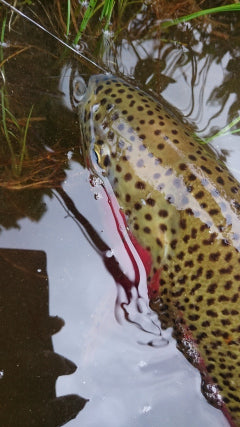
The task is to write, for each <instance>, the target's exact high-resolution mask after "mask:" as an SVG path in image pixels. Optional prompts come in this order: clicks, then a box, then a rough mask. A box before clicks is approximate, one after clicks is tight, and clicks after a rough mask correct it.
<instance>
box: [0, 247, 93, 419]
mask: <svg viewBox="0 0 240 427" xmlns="http://www.w3.org/2000/svg"><path fill="white" fill-rule="evenodd" d="M0 271H1V279H0V295H1V312H0V337H1V350H0V399H1V412H0V423H1V425H2V426H9V427H10V426H12V427H16V426H17V425H22V426H23V425H24V426H43V425H44V426H51V427H54V426H61V425H64V424H65V423H66V422H67V421H69V420H70V419H72V418H74V417H76V415H77V414H78V413H79V411H81V409H82V408H83V407H84V405H85V403H86V400H85V399H83V398H82V397H80V396H78V395H76V394H75V395H74V394H72V395H67V396H61V397H58V398H57V397H56V392H55V382H56V379H57V378H58V377H59V375H69V374H72V373H73V372H75V370H76V368H77V367H76V365H75V364H74V363H73V362H71V361H70V360H68V359H66V358H65V357H63V356H60V355H59V354H57V353H55V352H54V349H53V345H52V339H51V336H52V335H53V334H55V333H56V332H58V331H59V330H60V329H61V328H62V326H63V325H64V321H63V320H62V319H61V318H59V317H57V316H55V317H51V316H49V307H48V277H47V272H46V254H45V253H44V252H43V251H32V250H18V249H0Z"/></svg>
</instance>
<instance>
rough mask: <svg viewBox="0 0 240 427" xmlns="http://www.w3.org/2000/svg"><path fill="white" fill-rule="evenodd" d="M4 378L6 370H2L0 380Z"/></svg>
mask: <svg viewBox="0 0 240 427" xmlns="http://www.w3.org/2000/svg"><path fill="white" fill-rule="evenodd" d="M3 377H4V370H3V369H2V370H0V380H1V379H2V378H3Z"/></svg>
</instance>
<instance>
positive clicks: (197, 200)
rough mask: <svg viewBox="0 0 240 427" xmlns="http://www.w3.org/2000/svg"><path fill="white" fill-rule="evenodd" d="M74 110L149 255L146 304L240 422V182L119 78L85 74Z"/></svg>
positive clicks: (174, 119) (212, 395) (93, 157)
mask: <svg viewBox="0 0 240 427" xmlns="http://www.w3.org/2000/svg"><path fill="white" fill-rule="evenodd" d="M79 119H80V126H81V132H82V135H83V142H82V143H83V151H84V152H85V153H88V158H89V159H90V167H91V168H92V169H93V170H94V171H95V172H96V173H97V174H98V175H99V176H101V175H104V176H106V177H108V180H109V182H110V184H111V186H112V188H113V191H114V193H115V195H116V198H117V200H118V203H119V207H120V209H121V211H122V212H123V213H124V215H125V218H126V223H127V226H128V228H129V230H130V233H131V234H132V235H133V237H134V239H136V241H137V242H138V244H139V245H141V247H143V248H144V249H145V250H146V251H147V252H148V253H149V255H150V256H151V269H150V272H149V274H148V279H147V280H148V286H149V294H150V299H151V300H152V307H153V308H154V309H155V310H157V312H158V314H159V318H160V320H161V322H162V324H163V326H165V327H167V326H170V325H171V326H172V327H173V328H174V331H175V336H176V339H177V342H178V344H179V347H180V350H181V351H183V353H184V354H185V356H186V357H187V358H188V359H189V360H190V361H191V363H193V364H194V365H195V366H197V367H198V368H199V369H200V372H201V375H202V389H203V392H204V394H205V396H206V397H207V399H208V400H209V401H210V403H212V404H214V405H215V406H216V407H219V408H221V409H222V410H223V412H224V413H225V415H226V416H227V418H228V420H229V422H230V424H231V425H235V426H240V345H239V344H240V296H239V290H240V253H239V251H240V184H239V183H238V182H237V180H236V179H235V178H234V177H233V176H232V174H231V173H230V172H229V171H228V170H227V168H226V166H225V165H223V164H222V163H221V162H220V161H219V160H218V158H217V156H216V154H215V153H214V151H213V150H212V149H211V148H209V147H208V146H207V145H204V144H203V143H199V142H198V141H197V140H196V138H194V137H193V136H192V133H191V131H190V130H189V128H188V127H187V126H186V125H185V124H183V123H182V121H181V120H180V119H179V117H178V115H176V114H175V112H174V109H172V108H171V107H169V106H168V105H165V104H164V102H163V103H161V102H159V101H156V100H155V99H153V98H152V97H151V96H149V95H147V94H146V93H145V92H143V91H141V90H139V89H138V88H135V87H134V86H132V85H130V84H128V83H127V82H125V81H123V80H121V79H119V78H116V77H114V76H111V75H96V76H92V77H91V78H90V80H89V84H88V87H87V90H86V92H85V94H84V95H83V97H82V99H81V101H80V103H79Z"/></svg>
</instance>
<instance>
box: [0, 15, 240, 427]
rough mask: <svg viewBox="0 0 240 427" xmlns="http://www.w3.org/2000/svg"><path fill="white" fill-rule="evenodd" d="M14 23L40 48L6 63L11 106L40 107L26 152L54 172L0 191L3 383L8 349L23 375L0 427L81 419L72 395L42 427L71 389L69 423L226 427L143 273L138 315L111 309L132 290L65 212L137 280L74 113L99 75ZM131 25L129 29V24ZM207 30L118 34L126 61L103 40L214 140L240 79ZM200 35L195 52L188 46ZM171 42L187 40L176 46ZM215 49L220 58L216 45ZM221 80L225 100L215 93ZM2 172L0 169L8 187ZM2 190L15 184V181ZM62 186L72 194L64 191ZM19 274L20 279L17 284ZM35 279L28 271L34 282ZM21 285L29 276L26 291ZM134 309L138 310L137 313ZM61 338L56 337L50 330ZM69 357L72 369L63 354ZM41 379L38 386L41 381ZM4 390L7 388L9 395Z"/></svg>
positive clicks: (118, 65)
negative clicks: (85, 84)
mask: <svg viewBox="0 0 240 427" xmlns="http://www.w3.org/2000/svg"><path fill="white" fill-rule="evenodd" d="M17 25H18V27H17V29H18V32H17V35H13V34H12V33H10V35H9V36H8V37H9V40H11V42H13V41H15V42H16V43H17V44H18V45H25V44H26V43H28V41H29V36H30V35H31V44H32V45H34V46H38V47H39V48H40V47H41V49H42V48H44V50H39V49H38V48H36V47H35V48H31V49H29V50H27V51H26V52H23V53H21V54H19V55H17V56H16V57H15V58H14V59H12V60H9V61H8V63H7V64H5V74H6V82H7V90H8V95H9V100H10V105H11V107H12V109H13V111H14V112H15V114H16V115H18V117H26V115H27V114H28V112H29V109H30V107H31V105H32V104H34V110H33V117H38V118H40V119H39V120H36V121H35V122H34V121H33V122H32V124H31V127H30V130H29V144H30V146H31V149H30V150H29V153H30V154H29V157H30V158H34V159H38V160H39V158H41V157H42V158H43V163H42V164H43V165H44V167H49V168H50V170H51V171H52V172H54V175H53V176H52V175H51V181H50V179H49V175H50V174H49V173H48V174H47V178H46V181H47V179H49V181H48V182H50V184H49V185H48V187H49V188H46V187H47V185H45V187H44V188H43V187H41V186H40V188H32V189H26V190H24V191H22V190H8V189H6V188H4V186H2V188H1V189H0V199H1V205H0V226H1V234H0V247H1V254H2V258H1V259H0V262H1V268H2V270H3V268H5V270H4V271H5V275H3V276H2V277H4V280H3V279H2V283H1V287H6V286H8V287H10V288H11V293H9V296H8V294H7V293H6V298H5V299H4V301H3V306H4V311H3V316H4V317H3V316H2V319H3V320H4V319H7V320H5V322H7V324H6V325H5V328H3V332H2V337H3V340H4V341H6V342H8V338H9V337H8V331H9V330H10V331H11V334H12V335H11V340H10V341H9V345H7V346H6V349H7V350H6V352H5V351H2V365H3V368H2V369H1V367H0V370H1V372H2V374H1V375H2V379H1V380H0V382H1V381H2V380H3V379H5V377H6V375H7V374H8V369H9V368H8V365H7V360H8V358H9V354H11V352H12V354H13V355H14V356H13V358H12V360H13V361H12V365H10V369H13V366H14V367H15V368H16V369H17V371H18V372H19V369H20V370H21V372H20V375H19V381H17V378H18V376H17V375H16V377H15V379H10V380H8V382H6V384H7V387H8V393H9V395H10V396H11V395H13V396H14V398H13V403H14V404H13V405H12V407H9V406H8V405H7V404H6V409H5V414H4V416H5V417H7V418H4V419H8V416H9V420H10V419H11V417H12V413H13V414H14V413H15V415H17V414H21V413H22V412H21V411H23V412H24V408H29V407H30V408H31V410H32V413H33V414H34V413H35V414H37V417H38V419H39V418H40V419H42V425H49V426H53V425H63V423H64V422H66V421H67V418H71V416H73V415H76V414H77V413H78V411H80V403H81V402H78V403H77V404H76V400H74V402H73V401H70V400H68V401H67V400H66V401H65V402H64V404H63V407H67V408H68V415H66V412H67V411H66V412H65V413H64V411H63V415H62V413H61V414H60V415H61V417H62V419H61V421H58V424H57V422H56V421H55V418H54V417H55V415H53V413H52V412H51V411H49V412H47V420H48V421H46V419H44V417H43V415H42V414H43V413H44V411H43V410H42V409H41V408H42V406H45V408H46V404H47V406H49V407H52V408H55V412H56V407H55V406H54V404H53V401H54V399H55V395H56V396H57V397H59V396H67V395H72V394H74V395H79V396H82V397H83V398H85V399H89V401H88V402H87V403H86V406H85V407H84V409H83V410H81V411H80V412H79V414H78V415H77V417H76V418H75V419H74V420H72V421H69V422H68V423H67V425H68V426H74V427H75V426H79V425H83V426H87V427H95V426H96V427H97V426H104V427H106V426H111V427H123V426H124V427H128V426H129V427H130V426H131V427H133V426H136V427H141V426H146V424H147V423H148V424H149V425H151V426H152V427H157V426H164V427H172V426H175V425H179V426H184V427H190V426H191V427H192V426H193V427H200V426H203V425H204V426H207V427H211V426H216V425H217V426H222V427H224V426H227V425H228V422H227V421H226V420H225V418H224V416H223V415H222V413H221V412H220V411H219V410H217V409H215V408H213V407H212V406H210V405H209V404H208V403H207V402H206V400H205V398H204V397H203V395H202V394H201V391H200V375H199V373H198V371H197V370H196V369H195V368H193V367H192V366H191V365H190V364H189V363H188V362H187V361H186V359H185V358H184V356H183V355H182V354H181V353H180V352H179V351H178V350H177V349H176V344H175V340H174V339H173V338H172V337H171V329H168V330H164V331H162V330H161V325H160V324H159V322H158V319H157V316H156V315H155V314H154V313H152V312H151V310H150V309H149V308H148V301H147V291H146V286H145V281H144V280H145V278H144V276H143V275H142V278H141V283H140V294H141V298H140V300H138V298H137V295H136V293H134V291H133V298H132V302H131V304H130V305H129V306H128V307H127V311H128V312H129V319H126V318H125V316H124V311H123V310H122V309H121V307H120V306H119V303H117V302H116V299H117V297H118V298H119V299H120V301H125V300H126V295H124V291H123V289H121V288H119V287H116V284H115V281H114V279H113V277H112V276H111V274H110V273H109V272H108V271H107V270H106V268H105V266H104V263H103V260H102V258H101V256H99V254H98V253H97V251H96V249H95V248H94V247H93V246H92V244H91V242H90V241H89V238H88V236H86V235H85V234H84V229H83V228H81V225H80V223H79V221H77V220H76V217H74V216H73V214H72V213H71V212H70V211H69V210H68V209H67V207H66V204H65V202H66V198H65V199H64V197H63V195H64V194H65V193H66V194H67V195H68V196H69V197H70V199H71V200H72V201H73V202H74V204H75V208H76V209H77V210H78V211H79V212H80V214H81V215H83V217H85V218H87V219H88V221H89V222H90V224H92V226H93V227H94V228H95V229H96V230H97V231H98V233H99V235H100V237H101V239H102V240H103V241H104V242H106V244H107V245H108V246H109V247H110V248H112V250H113V253H114V255H115V257H116V259H117V260H119V262H120V265H121V266H122V268H123V269H124V270H125V271H126V272H128V273H129V274H130V275H131V274H132V271H130V270H129V269H130V265H131V264H130V262H129V260H128V258H127V257H126V254H125V252H124V250H123V246H122V243H121V240H120V237H119V236H118V234H117V231H116V230H115V224H114V220H113V218H112V217H111V212H110V208H109V206H108V203H107V200H106V198H105V196H104V193H103V192H102V189H101V187H98V186H97V185H96V186H92V185H90V182H89V173H88V171H87V170H86V169H85V168H84V167H83V164H82V159H81V155H80V154H79V146H80V141H79V138H80V136H79V131H78V122H77V116H76V113H75V112H74V111H73V110H72V108H71V105H70V102H69V100H70V93H69V87H71V78H72V76H73V74H74V73H79V74H81V75H84V78H85V79H86V81H87V80H88V77H89V76H90V75H91V74H92V71H91V70H90V69H88V68H87V67H86V66H82V65H81V64H78V65H79V70H78V71H76V65H77V63H76V61H75V60H74V59H73V57H72V54H71V53H70V54H68V53H67V52H65V56H64V54H63V51H62V50H61V48H60V47H59V46H58V45H57V43H56V42H55V41H53V40H51V38H50V37H49V36H46V35H44V34H42V33H41V32H40V31H39V30H37V29H35V28H33V27H32V26H31V25H30V24H28V23H26V22H24V21H22V20H21V23H20V22H18V23H17ZM132 25H133V27H134V23H133V24H132ZM133 30H134V28H133ZM200 30H201V28H200V29H199V28H195V29H194V28H193V27H191V26H188V27H187V29H184V28H183V29H182V31H180V30H178V31H176V30H174V31H173V33H172V34H171V37H169V41H166V42H159V41H158V39H157V38H156V37H155V35H154V34H153V36H151V37H152V38H151V37H149V39H135V40H134V41H131V42H129V41H127V39H124V38H122V39H120V40H119V41H118V49H117V56H114V49H113V46H112V44H111V43H112V42H111V43H109V44H108V43H107V42H106V40H105V42H104V40H103V44H104V43H105V45H106V46H108V50H105V53H104V55H103V61H104V62H105V65H106V67H108V68H110V69H111V71H112V72H114V73H117V74H118V75H124V76H126V77H127V78H131V79H133V82H134V84H136V85H139V86H141V87H142V88H143V89H145V90H148V91H149V92H150V93H153V94H155V96H159V94H160V92H161V95H163V96H164V98H165V99H166V100H167V101H168V102H169V103H171V104H172V105H174V107H176V108H178V109H179V110H180V111H182V113H183V114H184V116H185V117H187V119H188V120H190V121H191V122H193V123H194V124H195V125H196V128H197V129H198V130H199V134H200V135H203V136H206V135H209V134H211V133H212V128H214V127H218V128H222V127H224V126H225V125H226V124H227V123H228V122H229V121H230V120H231V119H232V118H233V116H234V114H235V113H236V112H237V111H238V110H239V99H238V93H237V92H236V91H235V85H234V82H235V81H237V79H238V76H237V75H236V74H238V73H239V72H238V70H236V69H234V70H233V71H231V70H232V68H231V67H230V66H229V64H233V63H235V62H234V61H236V58H237V56H238V55H239V51H238V50H239V49H238V48H237V47H236V46H237V43H236V46H235V50H234V49H232V51H228V45H227V42H224V43H222V46H220V45H221V43H220V41H218V40H217V42H216V41H215V44H214V38H213V39H211V38H210V40H207V36H203V33H201V31H200ZM209 30H210V29H209ZM191 37H192V44H189V45H188V44H187V41H188V39H190V38H191ZM204 37H205V38H204ZM175 39H177V40H182V42H181V43H180V42H179V43H180V44H177V43H176V42H175ZM189 43H190V42H189ZM208 43H210V46H211V47H212V49H207V46H208ZM211 43H212V45H211ZM216 46H218V50H217V48H216ZM190 47H191V48H190ZM220 48H222V51H221V49H220ZM89 49H91V44H90V46H89ZM237 49H238V50H237ZM9 52H11V53H12V50H11V49H10V48H9V47H6V48H4V55H6V57H7V56H8V55H9ZM212 52H213V53H212ZM216 52H217V53H216ZM61 55H62V56H61ZM96 60H97V58H96ZM229 68H230V71H229ZM233 77H234V79H235V80H234V79H233ZM231 79H232V83H233V84H232V86H231V85H230V83H229V82H231ZM69 85H70V86H69ZM221 85H223V87H224V102H225V104H224V105H223V102H221V101H222V98H221V96H220V95H221V91H219V88H221ZM213 146H214V147H215V148H216V150H217V151H218V153H219V155H221V156H222V157H224V159H225V160H226V162H227V165H228V166H229V168H230V169H231V171H232V172H233V173H234V174H235V176H236V177H237V178H238V179H240V172H239V160H240V150H239V136H238V135H237V134H236V135H232V136H231V135H229V136H227V137H224V138H218V139H216V140H215V141H214V144H213ZM51 151H53V152H54V156H53V157H54V159H53V161H52V162H50V160H49V157H48V153H51ZM31 156H32V157H31ZM49 162H50V163H49ZM59 165H60V166H59ZM5 170H6V169H4V168H1V175H2V176H3V178H4V177H5V176H6V172H4V171H5ZM26 170H27V171H28V173H29V174H30V175H31V174H32V173H33V170H34V168H32V169H31V168H30V167H29V166H28V165H26ZM4 174H5V175H4ZM42 176H45V175H44V172H41V171H40V172H39V177H41V178H42ZM5 180H6V178H5ZM1 182H2V180H1ZM6 182H7V183H8V184H9V183H11V179H10V178H9V176H8V179H7V180H6ZM59 188H62V189H63V190H64V192H65V193H61V191H60V192H59V190H58V189H59ZM68 207H69V206H68ZM90 237H91V236H90ZM7 249H18V250H29V251H31V252H29V253H25V252H24V254H25V255H24V257H23V260H22V259H21V256H22V255H21V252H19V253H17V254H16V253H15V252H14V253H11V254H10V252H9V251H8V250H7ZM33 251H34V252H33ZM37 251H39V252H37ZM9 254H10V255H9ZM15 257H16V258H15ZM6 258H7V259H9V262H8V264H7V267H6V265H5V261H4V262H3V260H5V259H6ZM17 260H20V262H19V263H18V261H17ZM28 260H29V261H28ZM6 268H7V272H6ZM141 269H142V272H143V268H142V267H141ZM16 271H17V273H16ZM18 271H21V274H20V273H19V276H18ZM29 271H31V272H32V273H31V274H33V277H32V278H31V280H30V281H29ZM38 275H40V277H38ZM35 276H36V278H35ZM16 277H19V278H21V280H20V282H19V283H18V281H17V279H16ZM6 278H7V279H6ZM6 280H8V282H7V283H6ZM29 283H30V285H29ZM31 283H32V284H33V285H32V287H31ZM38 283H39V285H38ZM35 285H36V286H35ZM24 289H25V291H24ZM29 289H31V292H33V295H32V298H31V299H30V300H29V298H27V297H26V298H25V299H24V298H23V303H21V306H20V308H21V310H19V299H18V297H16V298H11V297H10V295H12V294H14V295H16V296H17V295H18V293H19V295H20V297H19V298H20V299H21V295H23V293H24V292H25V293H26V295H31V293H30V290H29ZM40 290H41V291H40ZM24 295H25V294H24ZM9 304H10V305H11V306H8V305H9ZM137 304H141V311H142V312H140V310H139V309H138V308H137V307H138V305H137ZM5 313H10V314H8V316H6V315H5ZM25 313H26V319H27V320H28V323H27V324H29V322H32V329H31V331H32V332H28V333H26V334H25V335H24V334H23V333H22V334H21V333H20V332H21V331H20V332H19V331H18V330H17V329H16V330H15V329H14V328H11V327H10V326H11V319H12V321H13V323H14V324H18V322H19V325H20V324H21V321H20V319H22V318H23V317H24V316H25ZM29 313H30V314H29ZM43 313H44V319H43V320H42V318H43ZM56 315H57V316H59V317H60V318H62V319H63V320H64V322H65V325H64V326H63V324H62V323H61V321H59V323H58V322H57V326H56V325H55V327H50V326H49V322H50V321H49V316H56ZM29 319H30V320H29ZM50 323H51V322H50ZM8 325H9V328H8ZM35 325H36V327H35ZM40 325H42V326H41V327H40ZM44 325H45V326H44ZM20 329H21V328H20ZM56 330H59V332H58V333H56V334H54V335H53V333H54V332H55V331H56ZM33 331H34V332H33ZM33 335H34V339H33ZM19 337H20V338H19ZM22 337H24V339H23V338H22ZM33 342H34V344H32V343H33ZM29 343H30V344H29ZM149 344H150V345H149ZM18 352H19V354H20V353H21V354H23V355H24V357H25V360H28V357H29V361H30V362H29V366H32V370H30V369H29V366H25V365H24V363H22V364H21V363H19V360H18V359H19V357H18ZM41 352H42V353H43V354H44V355H45V356H46V363H45V364H44V362H43V361H42V359H41V360H40V361H39V363H36V366H35V365H34V363H33V361H34V354H35V355H39V354H41ZM54 353H57V354H59V355H61V356H63V357H64V358H67V359H68V360H70V361H72V362H73V363H74V364H75V365H76V367H77V370H76V371H75V372H74V369H75V367H74V365H68V368H67V367H66V365H64V366H62V365H61V367H59V359H56V361H55V359H54V357H55V356H53V355H54ZM54 361H55V362H54ZM61 361H62V363H63V364H64V362H63V359H61ZM26 365H27V363H26ZM49 366H50V368H51V369H50V368H49ZM40 368H41V369H40ZM67 374H68V375H67ZM35 378H40V381H38V382H37V384H36V381H34V380H33V379H35ZM43 379H44V381H43ZM55 380H56V389H55V390H54V383H55ZM19 384H20V385H21V387H20V386H19ZM26 389H28V393H26V399H25V400H23V399H22V397H21V396H22V393H25V392H24V390H26ZM22 390H23V391H22ZM3 392H4V393H6V386H5V388H3ZM43 395H44V398H43ZM5 399H6V396H5ZM64 405H65V406H64ZM78 405H79V406H78ZM39 408H40V409H39ZM11 411H12V412H11ZM59 412H61V411H59ZM44 416H46V414H45V415H44ZM33 418H34V415H33ZM9 420H8V421H9ZM47 422H48V424H47ZM60 422H61V424H60ZM6 425H7V424H6ZM9 425H11V424H10V421H9ZM13 425H14V424H13ZM19 425H20V424H19ZM22 425H24V424H22Z"/></svg>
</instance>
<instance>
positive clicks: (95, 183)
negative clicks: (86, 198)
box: [89, 174, 102, 187]
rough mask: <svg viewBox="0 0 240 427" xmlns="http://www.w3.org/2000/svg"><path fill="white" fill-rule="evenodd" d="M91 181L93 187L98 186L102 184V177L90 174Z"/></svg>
mask: <svg viewBox="0 0 240 427" xmlns="http://www.w3.org/2000/svg"><path fill="white" fill-rule="evenodd" d="M89 182H90V184H91V186H92V187H97V186H99V185H101V184H102V180H101V178H99V176H97V175H93V174H92V175H90V177H89Z"/></svg>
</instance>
